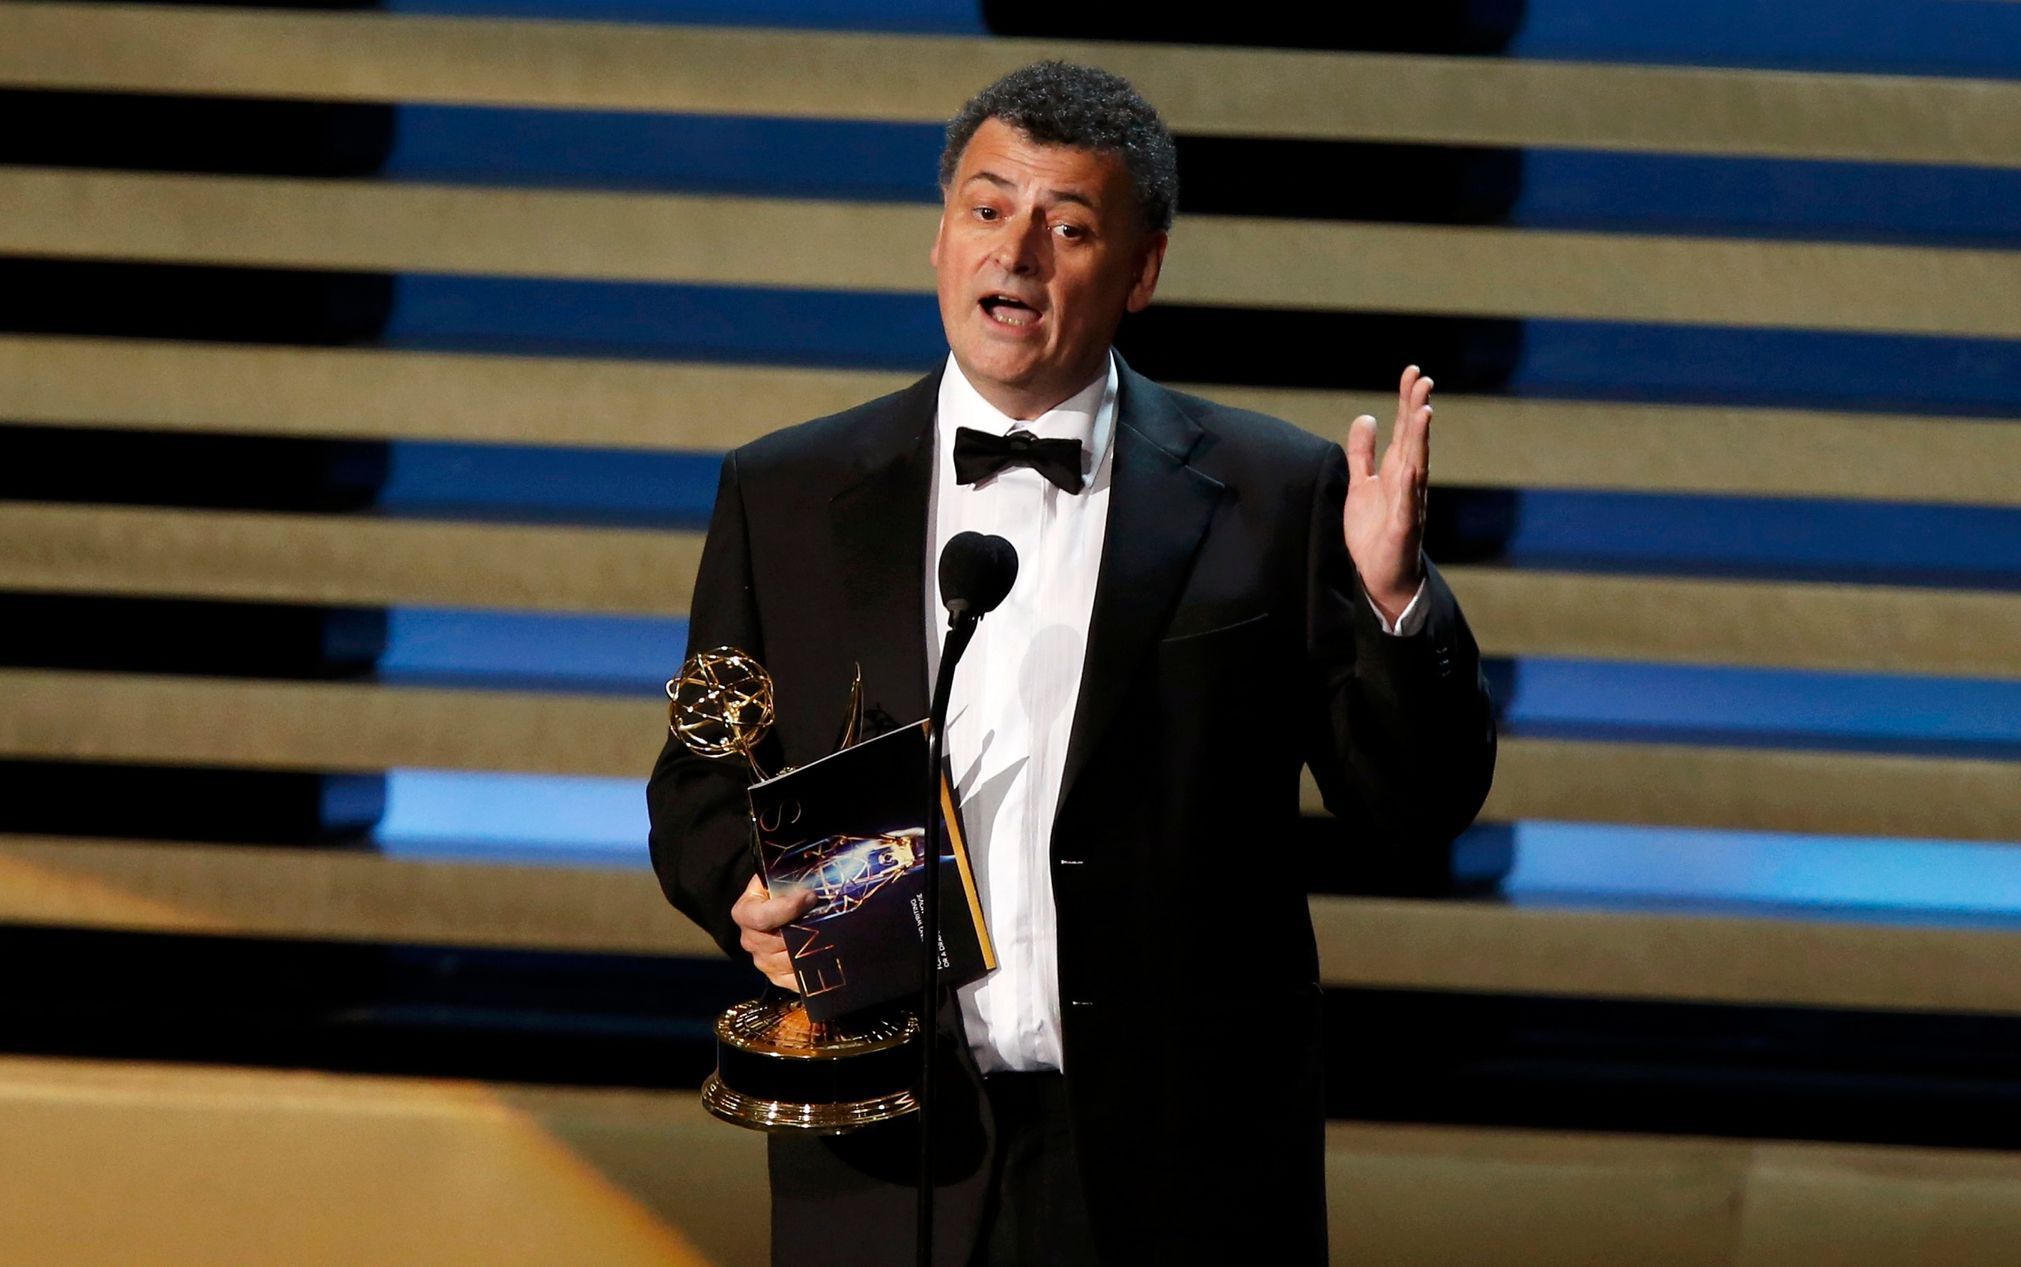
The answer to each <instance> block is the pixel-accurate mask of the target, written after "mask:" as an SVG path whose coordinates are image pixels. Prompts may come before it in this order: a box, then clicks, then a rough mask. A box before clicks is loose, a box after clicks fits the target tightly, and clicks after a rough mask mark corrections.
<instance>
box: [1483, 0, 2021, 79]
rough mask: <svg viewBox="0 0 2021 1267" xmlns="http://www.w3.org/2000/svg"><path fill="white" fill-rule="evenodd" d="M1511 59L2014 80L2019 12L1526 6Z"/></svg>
mask: <svg viewBox="0 0 2021 1267" xmlns="http://www.w3.org/2000/svg"><path fill="white" fill-rule="evenodd" d="M1508 51H1509V52H1510V53H1511V54H1512V55H1515V56H1519V57H1537V58H1559V59H1566V60H1580V61H1589V60H1590V61H1629V62H1683V63H1688V64H1693V65H1705V66H1758V67H1766V68H1786V69H1790V70H1870V71H1885V72H1893V73H1897V74H1925V75H1974V76H1987V77H2004V76H2014V75H2021V9H2017V8H2016V6H2015V5H2013V4H2010V3H2000V2H1998V0H1994V2H1992V3H1988V2H1986V0H1951V2H1950V3H1936V4H1933V3H1931V2H1930V0H1835V2H1834V3H1833V4H1832V5H1831V6H1830V8H1829V10H1826V9H1821V8H1818V7H1815V6H1812V5H1805V4H1783V3H1775V2H1773V0H1769V2H1767V3H1764V0H1694V3H1691V4H1672V3H1663V2H1660V0H1603V2H1601V3H1595V2H1594V0H1527V3H1526V4H1525V6H1524V20H1523V25H1522V27H1521V29H1520V30H1519V31H1518V33H1517V35H1516V38H1515V40H1514V41H1513V42H1512V43H1511V44H1510V47H1509V50H1508Z"/></svg>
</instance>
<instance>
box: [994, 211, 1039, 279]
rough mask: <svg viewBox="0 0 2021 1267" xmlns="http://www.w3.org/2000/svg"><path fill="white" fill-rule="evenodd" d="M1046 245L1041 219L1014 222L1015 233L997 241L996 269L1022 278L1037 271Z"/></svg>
mask: <svg viewBox="0 0 2021 1267" xmlns="http://www.w3.org/2000/svg"><path fill="white" fill-rule="evenodd" d="M1045 244H1046V227H1045V223H1044V220H1043V218H1042V217H1039V216H1026V217H1023V218H1022V219H1020V220H1018V221H1016V222H1015V231H1014V232H1011V233H1006V234H1004V235H1003V236H1002V237H1001V238H999V239H998V240H997V249H996V262H997V267H998V268H1001V269H1003V271H1004V272H1006V273H1011V274H1014V275H1016V276H1019V277H1024V276H1027V275H1029V274H1032V273H1036V272H1038V271H1039V266H1040V263H1041V252H1043V251H1044V249H1045Z"/></svg>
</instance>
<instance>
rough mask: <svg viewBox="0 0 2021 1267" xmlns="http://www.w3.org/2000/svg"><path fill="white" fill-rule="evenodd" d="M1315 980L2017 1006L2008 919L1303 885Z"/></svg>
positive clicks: (1886, 1004) (1948, 1007) (1893, 1005)
mask: <svg viewBox="0 0 2021 1267" xmlns="http://www.w3.org/2000/svg"><path fill="white" fill-rule="evenodd" d="M1312 912H1313V925H1314V929H1315V932H1316V933H1317V935H1318V938H1319V947H1320V974H1321V977H1322V979H1323V980H1324V981H1325V982H1326V984H1328V985H1334V986H1377V987H1385V988H1396V989H1432V990H1461V991H1481V992H1487V993H1498V992H1505V991H1506V992H1511V993H1521V994H1563V995H1585V996H1594V997H1603V998H1630V999H1636V998H1640V999H1668V1000H1676V1001H1689V1002H1701V1003H1753V1004H1788V1005H1801V1006H1807V1007H1845V1008H1879V1009H1911V1010H1916V1009H1927V1010H1932V1011H1959V1012H1987V1013H2001V1014H2010V1015H2011V1014H2015V1013H2021V931H2012V930H2008V931H1995V930H1989V929H1962V928H1938V927H1914V926H1899V925H1898V926H1889V925H1883V924H1874V923H1865V922H1844V923H1839V922H1833V921H1830V920H1828V919H1787V918H1766V917H1763V916H1744V915H1725V916H1720V915H1700V914H1689V915H1683V914H1677V915H1673V914H1657V913H1649V912H1622V911H1611V912H1610V911H1581V910H1564V909H1548V908H1531V907H1509V906H1499V905H1494V904H1482V903H1469V902H1455V901H1447V902H1428V901H1394V900H1377V899H1367V898H1323V897H1322V898H1314V899H1313V900H1312Z"/></svg>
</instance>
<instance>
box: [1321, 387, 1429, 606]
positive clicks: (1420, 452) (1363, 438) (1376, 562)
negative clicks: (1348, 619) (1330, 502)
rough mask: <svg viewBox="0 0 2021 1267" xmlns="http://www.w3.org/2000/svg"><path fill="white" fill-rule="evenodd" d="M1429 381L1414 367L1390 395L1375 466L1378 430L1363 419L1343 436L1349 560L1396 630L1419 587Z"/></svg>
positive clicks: (1366, 416) (1344, 521)
mask: <svg viewBox="0 0 2021 1267" xmlns="http://www.w3.org/2000/svg"><path fill="white" fill-rule="evenodd" d="M1431 395H1432V380H1430V379H1429V378H1426V377H1425V376H1424V375H1423V374H1422V373H1421V372H1420V371H1419V370H1418V367H1417V366H1415V365H1412V366H1410V367H1408V368H1406V369H1405V370H1404V372H1403V379H1402V381H1401V382H1399V383H1398V384H1397V390H1396V426H1395V429H1394V430H1392V431H1391V433H1390V438H1389V448H1388V449H1387V450H1385V451H1384V453H1383V455H1382V461H1381V463H1380V465H1378V464H1377V462H1376V456H1375V433H1376V422H1375V418H1374V416H1373V415H1370V414H1363V415H1362V416H1361V417H1359V418H1356V419H1355V420H1354V423H1353V424H1352V425H1351V426H1349V427H1348V429H1347V509H1346V511H1345V512H1344V513H1343V514H1342V516H1341V526H1342V529H1343V531H1345V533H1346V534H1347V552H1348V554H1349V555H1350V556H1352V557H1353V559H1354V566H1355V569H1356V570H1357V571H1359V572H1360V573H1361V583H1362V587H1363V588H1364V589H1366V590H1367V591H1368V597H1369V601H1370V602H1372V603H1374V604H1375V605H1376V607H1377V608H1378V609H1380V610H1381V612H1382V614H1383V615H1384V616H1385V617H1387V618H1388V619H1389V620H1391V621H1392V622H1394V621H1395V620H1396V619H1397V617H1399V616H1401V615H1402V614H1403V610H1404V608H1405V607H1407V606H1409V605H1410V601H1411V599H1412V598H1413V597H1414V596H1415V595H1416V594H1417V592H1418V586H1419V584H1420V583H1421V582H1422V581H1423V580H1424V556H1423V554H1422V553H1421V548H1422V546H1423V543H1424V531H1425V488H1426V486H1427V484H1428V483H1429V476H1428V472H1429V471H1430V469H1431V455H1432V454H1431V434H1432V407H1431V404H1430V403H1429V402H1430V401H1431Z"/></svg>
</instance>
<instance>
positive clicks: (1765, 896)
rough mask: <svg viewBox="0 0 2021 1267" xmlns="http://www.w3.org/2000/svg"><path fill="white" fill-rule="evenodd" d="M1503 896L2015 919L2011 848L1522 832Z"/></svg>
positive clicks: (1669, 830) (1581, 828)
mask: <svg viewBox="0 0 2021 1267" xmlns="http://www.w3.org/2000/svg"><path fill="white" fill-rule="evenodd" d="M1503 890H1504V892H1505V893H1507V894H1508V895H1509V896H1510V897H1511V898H1513V899H1515V900H1518V901H1531V902H1550V901H1554V900H1562V899H1563V898H1564V897H1565V896H1566V895H1571V894H1576V895H1579V896H1580V897H1581V898H1583V899H1587V900H1590V899H1593V898H1600V897H1616V898H1646V899H1657V900H1666V901H1681V902H1718V903H1728V902H1738V903H1760V904H1769V905H1813V904H1815V905H1820V906H1835V907H1862V906H1864V907H1872V908H1877V909H1882V910H1925V911H1959V912H1974V913H1983V914H2009V913H2014V912H2021V847H2016V846H2013V845H1984V844H1969V843H1957V842H1946V841H1925V840H1896V839H1878V838H1864V837H1844V836H1798V835H1785V834H1780V833H1769V832H1728V831H1703V830H1693V829H1689V828H1673V827H1621V826H1614V825H1599V824H1584V823H1555V822H1550V823H1547V822H1525V823H1518V824H1517V825H1516V864H1515V869H1514V870H1513V871H1511V872H1510V874H1509V878H1508V879H1507V881H1506V882H1505V883H1504V886H1503Z"/></svg>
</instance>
